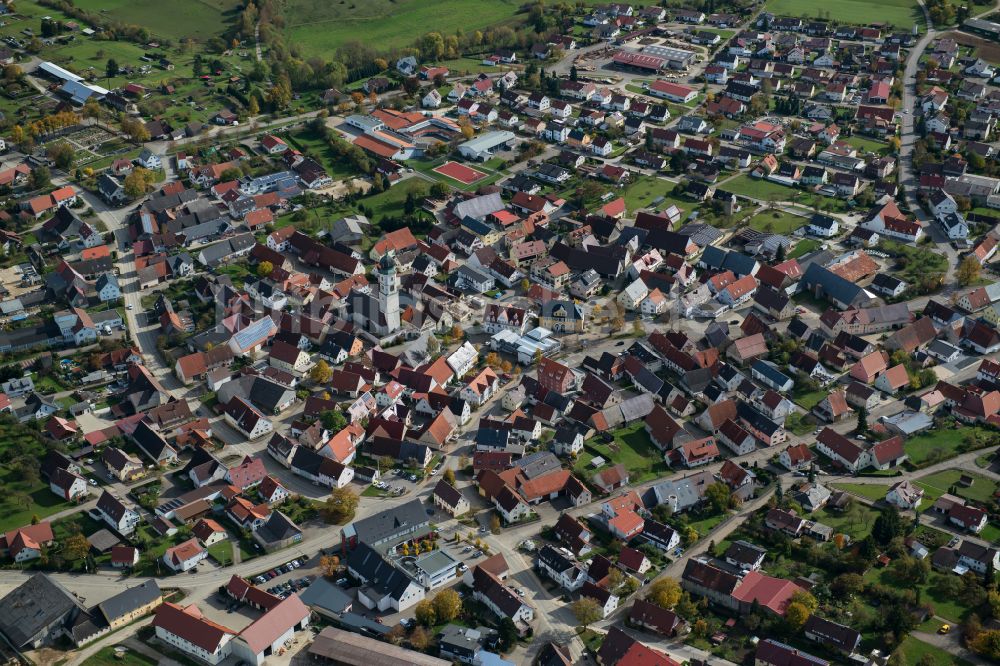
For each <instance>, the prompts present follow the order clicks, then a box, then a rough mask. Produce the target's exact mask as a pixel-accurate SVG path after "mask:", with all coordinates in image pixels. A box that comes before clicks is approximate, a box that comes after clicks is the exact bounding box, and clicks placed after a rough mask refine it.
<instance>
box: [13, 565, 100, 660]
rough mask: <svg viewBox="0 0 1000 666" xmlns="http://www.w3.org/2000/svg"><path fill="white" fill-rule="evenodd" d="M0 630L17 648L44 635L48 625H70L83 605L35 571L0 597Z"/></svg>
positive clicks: (65, 590) (82, 610) (59, 586)
mask: <svg viewBox="0 0 1000 666" xmlns="http://www.w3.org/2000/svg"><path fill="white" fill-rule="evenodd" d="M0 608H3V612H2V613H0V633H2V634H3V635H4V636H5V637H6V638H7V640H8V641H10V643H11V644H12V645H14V646H16V647H18V648H20V647H24V646H26V645H29V644H32V643H34V642H36V641H39V640H42V639H45V638H47V630H48V628H49V627H53V626H56V625H61V626H64V627H66V626H70V625H71V624H72V623H73V622H74V621H75V620H76V618H77V617H78V616H79V615H80V614H82V613H84V612H85V611H84V608H83V606H82V605H81V604H80V602H79V601H77V600H76V599H75V598H74V597H73V595H72V594H70V592H69V591H68V590H67V589H66V588H64V587H63V586H62V585H60V584H59V583H57V582H55V581H54V580H52V579H51V578H49V577H48V576H47V575H46V574H43V573H40V574H35V575H34V576H32V577H31V578H29V579H28V580H27V581H25V582H24V583H22V584H21V585H19V586H18V587H16V588H14V589H13V590H12V591H11V592H10V593H9V594H7V596H5V597H4V598H3V599H0Z"/></svg>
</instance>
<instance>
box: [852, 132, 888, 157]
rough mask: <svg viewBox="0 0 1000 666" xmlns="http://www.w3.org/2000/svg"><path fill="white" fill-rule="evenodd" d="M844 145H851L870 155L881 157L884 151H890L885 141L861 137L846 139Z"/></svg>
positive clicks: (855, 136)
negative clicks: (874, 154) (875, 154)
mask: <svg viewBox="0 0 1000 666" xmlns="http://www.w3.org/2000/svg"><path fill="white" fill-rule="evenodd" d="M844 143H847V144H850V145H852V146H854V147H855V148H857V149H858V150H861V151H865V152H869V153H877V154H879V155H881V154H883V152H884V151H887V150H888V149H889V144H887V143H885V142H884V141H877V140H875V139H871V138H869V137H866V136H859V135H854V136H849V137H847V138H846V139H844Z"/></svg>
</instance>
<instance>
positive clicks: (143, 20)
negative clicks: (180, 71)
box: [73, 0, 242, 40]
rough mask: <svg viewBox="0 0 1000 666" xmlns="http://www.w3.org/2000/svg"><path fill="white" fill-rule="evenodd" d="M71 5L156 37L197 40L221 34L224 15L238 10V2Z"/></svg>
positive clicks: (82, 0) (82, 1)
mask: <svg viewBox="0 0 1000 666" xmlns="http://www.w3.org/2000/svg"><path fill="white" fill-rule="evenodd" d="M73 4H74V5H75V6H77V7H79V8H80V9H86V10H88V11H92V12H100V14H101V15H102V16H104V17H106V18H110V19H113V20H115V21H119V22H121V23H131V24H134V25H142V26H146V27H147V28H149V30H150V32H152V33H153V34H155V35H157V36H160V37H170V38H173V39H179V38H181V37H193V38H195V39H200V40H205V39H208V38H209V37H214V36H216V35H218V34H219V33H221V32H222V31H223V29H224V28H225V26H226V24H227V23H228V22H229V19H228V18H227V17H226V15H225V14H226V13H227V12H230V11H232V10H234V9H236V8H238V7H241V6H242V3H241V2H239V0H212V1H211V2H204V0H173V1H172V2H158V1H157V0H75V2H74V3H73Z"/></svg>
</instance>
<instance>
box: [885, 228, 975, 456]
mask: <svg viewBox="0 0 1000 666" xmlns="http://www.w3.org/2000/svg"><path fill="white" fill-rule="evenodd" d="M879 247H880V249H883V250H885V251H886V252H888V253H889V254H891V255H893V256H895V257H896V261H897V262H899V264H900V265H901V269H900V270H899V271H898V273H899V277H900V278H902V279H904V280H906V281H907V282H909V283H911V284H912V283H914V282H916V281H917V280H919V279H920V278H922V277H924V276H926V275H930V274H935V273H941V274H943V273H944V272H945V271H946V270H947V268H948V260H947V259H946V258H945V257H944V255H942V254H939V253H938V252H937V251H936V250H932V249H930V248H927V247H923V246H918V247H914V246H912V245H904V244H902V243H897V242H895V241H892V240H886V239H883V240H882V241H880V243H879ZM955 443H956V445H957V444H958V443H959V441H958V440H957V439H956V441H955ZM910 457H911V458H912V457H913V456H912V455H911V456H910Z"/></svg>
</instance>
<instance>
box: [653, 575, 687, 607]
mask: <svg viewBox="0 0 1000 666" xmlns="http://www.w3.org/2000/svg"><path fill="white" fill-rule="evenodd" d="M682 592H683V591H682V590H681V586H680V583H678V582H677V579H676V578H670V577H669V576H668V577H666V578H661V579H659V580H657V581H656V582H655V583H653V584H652V585H651V586H650V587H649V594H647V595H646V601H648V602H649V603H651V604H656V605H657V606H659V607H660V608H668V609H669V608H673V607H674V606H676V605H677V602H678V601H680V600H681V593H682Z"/></svg>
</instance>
